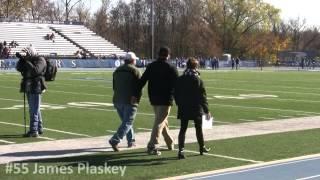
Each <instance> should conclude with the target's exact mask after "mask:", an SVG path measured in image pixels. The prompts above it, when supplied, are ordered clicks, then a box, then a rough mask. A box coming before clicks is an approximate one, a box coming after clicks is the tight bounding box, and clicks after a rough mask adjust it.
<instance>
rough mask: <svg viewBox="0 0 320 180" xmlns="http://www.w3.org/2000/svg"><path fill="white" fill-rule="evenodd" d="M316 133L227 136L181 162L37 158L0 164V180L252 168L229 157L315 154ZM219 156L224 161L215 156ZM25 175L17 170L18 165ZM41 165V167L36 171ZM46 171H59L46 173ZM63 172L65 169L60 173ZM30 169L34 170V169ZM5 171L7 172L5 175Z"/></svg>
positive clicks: (140, 157)
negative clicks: (10, 167)
mask: <svg viewBox="0 0 320 180" xmlns="http://www.w3.org/2000/svg"><path fill="white" fill-rule="evenodd" d="M319 136H320V131H319V130H318V129H316V130H306V131H297V132H289V133H279V134H269V135H263V136H252V137H242V138H233V139H228V140H218V141H210V142H208V143H207V144H208V145H209V146H211V147H214V149H213V151H212V152H210V153H209V154H206V155H204V156H200V155H198V153H197V152H186V156H187V158H186V159H184V160H177V152H176V151H162V155H161V156H150V155H147V154H146V153H145V149H137V150H131V151H122V152H119V153H113V152H108V153H98V154H92V155H86V156H79V157H68V158H57V159H43V160H35V161H25V162H19V163H15V164H16V165H17V167H16V168H17V169H16V170H12V171H8V169H7V168H6V166H7V165H0V178H1V179H24V180H25V179H27V180H32V179H43V178H44V176H45V179H78V180H79V179H155V178H165V177H171V176H178V175H185V174H190V173H197V172H203V171H210V170H217V169H224V168H229V167H235V166H241V165H248V164H254V163H253V162H246V161H244V160H236V159H230V158H228V157H233V158H244V159H251V160H255V161H260V162H267V161H272V160H279V159H286V158H291V157H296V156H303V155H308V154H315V153H319V152H320V141H319V139H318V137H319ZM186 148H187V149H188V150H193V151H197V150H198V149H197V148H198V146H197V144H195V143H193V144H187V145H186ZM219 155H224V156H226V157H218V156H219ZM83 165H86V166H90V167H92V168H93V169H94V168H95V167H101V166H102V167H104V166H105V167H119V168H121V167H122V168H124V167H125V168H126V169H125V170H124V171H123V172H124V173H123V176H121V173H120V172H119V171H116V172H117V173H114V174H112V173H110V171H102V172H100V173H101V174H99V173H97V172H96V171H87V170H84V169H83ZM23 166H24V167H25V168H26V169H27V171H23V170H22V167H23ZM40 167H41V168H40ZM43 167H46V168H52V167H54V168H60V169H59V170H55V171H51V170H46V171H45V172H46V173H44V174H45V175H44V174H42V172H43V171H44V170H43V171H40V170H42V169H43ZM63 168H65V169H68V171H66V170H63ZM35 169H37V170H36V171H35ZM6 171H7V172H6Z"/></svg>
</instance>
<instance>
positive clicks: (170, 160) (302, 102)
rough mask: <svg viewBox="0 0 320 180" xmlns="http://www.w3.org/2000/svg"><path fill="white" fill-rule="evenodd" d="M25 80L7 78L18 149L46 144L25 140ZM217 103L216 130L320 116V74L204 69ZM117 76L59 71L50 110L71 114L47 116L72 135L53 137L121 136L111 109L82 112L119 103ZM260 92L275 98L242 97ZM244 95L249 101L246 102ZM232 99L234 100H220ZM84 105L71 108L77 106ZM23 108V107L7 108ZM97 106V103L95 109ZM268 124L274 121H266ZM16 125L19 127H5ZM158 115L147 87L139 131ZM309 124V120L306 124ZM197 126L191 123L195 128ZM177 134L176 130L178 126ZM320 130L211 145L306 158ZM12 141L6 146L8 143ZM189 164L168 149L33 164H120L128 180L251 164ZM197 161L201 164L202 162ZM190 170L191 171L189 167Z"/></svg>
mask: <svg viewBox="0 0 320 180" xmlns="http://www.w3.org/2000/svg"><path fill="white" fill-rule="evenodd" d="M20 78H21V77H20V75H19V74H18V73H14V72H9V73H6V72H0V114H1V116H0V140H5V141H10V142H14V143H26V142H35V141H43V139H32V138H31V139H30V138H22V133H23V132H24V128H23V109H22V108H21V105H23V96H22V94H20V93H19V82H20ZM201 78H202V79H203V80H204V82H205V86H206V89H207V94H208V98H209V104H210V111H211V112H212V113H213V114H214V117H215V120H216V125H221V124H225V123H243V122H245V121H244V120H254V121H266V120H272V119H285V118H291V117H307V116H318V115H320V109H319V105H320V94H319V93H318V92H319V90H320V74H319V73H318V72H305V71H300V72H298V71H245V70H241V71H237V72H236V71H202V72H201ZM111 80H112V71H96V72H95V71H93V72H80V71H78V72H63V71H61V72H59V73H58V77H57V79H56V81H55V82H50V83H48V85H49V89H48V91H47V92H46V93H45V94H44V95H43V104H45V105H50V106H54V107H60V108H63V109H48V108H46V109H44V110H43V111H42V113H43V117H44V124H45V127H47V128H50V129H54V130H60V131H65V132H71V133H74V134H67V133H61V132H55V131H50V130H47V131H45V136H46V137H49V138H53V139H69V138H79V137H86V136H104V135H107V134H111V133H110V132H107V130H116V129H117V127H118V125H119V118H118V115H117V114H116V112H115V111H114V108H113V107H112V106H110V105H95V106H90V107H85V106H83V105H82V106H79V103H82V104H85V103H88V102H96V103H112V82H111ZM250 94H251V96H252V94H255V95H256V94H260V95H261V94H262V95H272V96H273V97H263V98H262V97H260V98H253V97H251V98H242V99H239V98H241V97H244V96H243V95H246V97H248V95H250ZM241 95H242V96H241ZM217 96H224V97H227V99H226V98H217ZM72 102H74V103H78V105H77V104H70V103H72ZM17 105H20V108H18V109H6V108H9V107H13V106H17ZM91 105H92V104H91ZM170 115H171V116H172V117H170V120H169V122H170V125H172V126H179V122H178V121H177V120H176V118H175V116H176V107H175V106H173V108H172V111H171V114H170ZM266 118H268V119H266ZM3 122H5V123H12V124H4V123H3ZM152 123H153V111H152V108H151V106H150V105H149V102H148V97H147V93H146V88H145V89H144V95H143V99H142V101H141V103H140V105H139V109H138V115H137V117H136V120H135V124H134V126H135V129H136V132H142V131H144V130H142V129H139V128H149V129H150V128H151V127H152ZM302 123H303V122H302ZM190 124H191V123H190ZM172 129H174V128H172ZM319 135H320V132H319V129H316V130H307V131H298V132H289V133H281V134H270V135H263V136H252V137H243V138H234V139H227V140H218V141H210V142H207V144H208V146H211V147H214V151H213V152H212V153H215V154H221V155H226V156H232V157H239V158H247V159H252V160H256V161H271V160H276V159H284V158H290V157H295V156H302V155H306V154H314V153H320V144H319V143H320V142H319V140H318V138H317V137H319ZM5 144H7V143H5V142H1V141H0V145H5ZM186 148H187V149H188V150H193V151H197V150H198V147H197V144H188V145H186ZM187 157H188V158H187V159H186V160H183V161H177V158H176V152H171V151H164V152H163V155H162V156H160V157H155V156H147V155H146V154H145V152H144V149H138V150H133V151H126V152H120V153H97V154H93V155H87V156H81V157H69V158H60V159H45V160H37V161H36V162H32V161H31V162H27V163H28V165H29V168H30V169H31V170H32V168H33V167H34V165H35V164H36V163H39V164H40V165H44V166H47V167H48V166H51V165H53V166H60V167H62V166H67V167H71V168H72V169H73V170H74V171H76V169H77V166H78V164H79V163H81V162H89V163H90V165H92V166H99V165H103V164H104V163H105V162H107V163H108V165H113V166H118V165H121V166H127V168H128V169H127V171H126V174H125V177H124V178H125V179H142V178H143V179H152V178H161V177H168V176H175V175H182V174H189V173H195V172H201V171H207V170H215V169H223V168H228V167H234V166H240V165H245V164H249V163H248V162H243V161H236V160H231V159H225V158H218V157H213V156H198V155H196V154H192V153H187ZM195 162H196V163H195ZM186 164H187V165H186ZM4 169H5V166H4V165H0V179H42V178H43V176H42V175H36V174H32V173H28V174H26V175H21V174H20V175H12V174H11V175H8V174H6V173H5V172H4ZM57 178H58V179H71V178H72V179H88V178H94V179H121V178H122V179H123V177H120V176H119V175H105V174H104V175H92V174H86V173H80V174H72V175H61V174H52V175H48V176H46V179H57Z"/></svg>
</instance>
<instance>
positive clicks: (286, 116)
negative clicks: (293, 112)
mask: <svg viewBox="0 0 320 180" xmlns="http://www.w3.org/2000/svg"><path fill="white" fill-rule="evenodd" d="M279 117H284V118H294V117H295V116H285V115H279Z"/></svg>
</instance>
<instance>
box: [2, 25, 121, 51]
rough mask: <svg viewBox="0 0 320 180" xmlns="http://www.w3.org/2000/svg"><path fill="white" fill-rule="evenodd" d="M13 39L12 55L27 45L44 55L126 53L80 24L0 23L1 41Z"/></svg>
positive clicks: (8, 41)
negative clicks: (15, 45)
mask: <svg viewBox="0 0 320 180" xmlns="http://www.w3.org/2000/svg"><path fill="white" fill-rule="evenodd" d="M52 33H53V34H54V37H55V38H54V42H53V41H52V40H48V39H46V35H47V34H49V35H51V34H52ZM13 40H14V41H16V42H17V43H18V44H19V46H17V47H15V48H11V52H10V55H11V56H14V54H15V53H16V52H20V51H21V49H22V48H24V47H26V46H29V45H30V44H32V46H33V47H35V48H36V49H37V51H38V53H39V54H40V55H44V56H52V55H53V56H60V57H61V56H62V57H68V56H70V57H74V56H75V53H76V52H77V51H84V52H87V53H89V54H90V55H91V56H95V57H98V56H109V55H114V54H115V55H118V56H122V55H124V54H125V52H124V51H123V50H121V49H120V48H118V47H116V46H115V45H113V44H112V43H110V42H109V41H107V40H105V39H104V38H102V37H100V36H98V35H97V34H95V33H94V32H93V31H91V30H89V29H87V28H86V27H85V26H83V25H59V24H37V23H23V22H0V42H3V41H6V42H7V43H8V44H9V43H10V42H11V41H13Z"/></svg>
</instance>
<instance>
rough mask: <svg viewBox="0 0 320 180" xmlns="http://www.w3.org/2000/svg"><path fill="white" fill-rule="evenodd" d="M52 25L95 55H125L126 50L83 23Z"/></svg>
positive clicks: (54, 28)
mask: <svg viewBox="0 0 320 180" xmlns="http://www.w3.org/2000/svg"><path fill="white" fill-rule="evenodd" d="M50 27H51V28H52V29H53V30H54V31H56V32H58V33H59V34H61V35H63V36H65V37H67V38H69V39H70V41H73V42H75V43H76V44H77V45H79V46H80V47H82V48H84V49H86V50H87V51H88V52H89V53H91V54H93V55H94V56H108V55H112V54H116V55H124V51H123V50H121V49H120V48H118V47H117V46H115V45H114V44H112V43H111V42H109V41H107V40H106V39H104V38H102V37H100V36H98V35H97V34H96V33H94V32H93V31H91V30H89V29H88V28H86V27H85V26H81V25H60V24H52V25H50Z"/></svg>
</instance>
